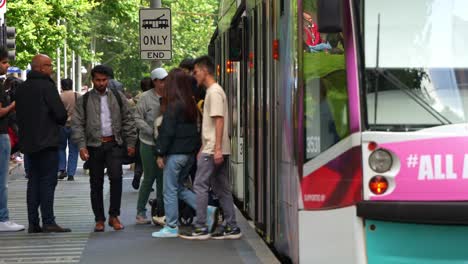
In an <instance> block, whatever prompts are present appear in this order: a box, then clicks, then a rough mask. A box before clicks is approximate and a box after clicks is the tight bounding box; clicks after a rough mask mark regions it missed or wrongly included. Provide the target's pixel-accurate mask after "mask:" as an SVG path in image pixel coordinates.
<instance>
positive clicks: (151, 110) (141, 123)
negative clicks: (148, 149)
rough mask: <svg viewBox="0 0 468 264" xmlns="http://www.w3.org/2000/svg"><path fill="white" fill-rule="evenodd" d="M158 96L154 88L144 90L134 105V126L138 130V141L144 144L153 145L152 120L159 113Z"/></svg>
mask: <svg viewBox="0 0 468 264" xmlns="http://www.w3.org/2000/svg"><path fill="white" fill-rule="evenodd" d="M160 98H161V96H159V95H156V93H155V91H154V89H151V90H148V91H146V92H144V93H143V94H142V95H141V97H140V99H139V100H138V103H137V105H136V109H135V113H134V117H135V123H136V127H137V128H138V129H139V130H140V136H139V138H140V141H141V142H143V143H145V144H146V145H151V146H154V144H155V142H154V140H155V138H156V136H157V135H154V132H153V131H154V120H155V119H156V118H157V117H158V116H160V115H161V113H160V102H159V101H160Z"/></svg>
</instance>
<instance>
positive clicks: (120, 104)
mask: <svg viewBox="0 0 468 264" xmlns="http://www.w3.org/2000/svg"><path fill="white" fill-rule="evenodd" d="M110 90H111V91H112V93H113V94H114V96H115V98H116V99H117V103H118V104H119V107H120V110H122V105H123V103H122V97H120V94H119V93H120V92H119V91H117V90H116V89H114V88H110Z"/></svg>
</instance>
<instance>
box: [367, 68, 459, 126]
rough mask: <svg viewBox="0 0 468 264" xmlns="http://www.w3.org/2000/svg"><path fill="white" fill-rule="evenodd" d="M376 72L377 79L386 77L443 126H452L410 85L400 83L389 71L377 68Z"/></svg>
mask: <svg viewBox="0 0 468 264" xmlns="http://www.w3.org/2000/svg"><path fill="white" fill-rule="evenodd" d="M374 72H375V74H376V77H377V78H378V76H382V77H384V78H385V79H386V80H387V81H389V82H390V83H391V84H392V85H393V86H394V87H396V88H398V89H399V90H400V91H402V92H404V93H405V94H406V95H408V97H409V98H411V99H412V100H413V101H414V102H416V103H417V104H418V105H419V106H421V107H422V108H423V109H424V110H426V111H427V112H428V113H429V114H430V115H432V116H433V117H434V118H435V119H437V120H438V121H439V122H440V123H441V124H442V125H449V124H452V122H451V121H450V120H449V119H448V118H446V117H445V116H444V115H442V114H441V113H440V112H439V111H437V110H436V109H435V108H434V107H432V106H431V105H430V104H429V103H428V102H427V101H426V100H424V98H422V97H421V96H420V95H418V94H417V93H415V92H414V91H413V90H412V89H411V88H410V87H408V85H406V84H405V83H404V82H402V81H400V79H399V78H398V77H396V76H395V75H394V74H393V73H391V72H390V71H389V70H386V69H382V68H376V69H375V71H374Z"/></svg>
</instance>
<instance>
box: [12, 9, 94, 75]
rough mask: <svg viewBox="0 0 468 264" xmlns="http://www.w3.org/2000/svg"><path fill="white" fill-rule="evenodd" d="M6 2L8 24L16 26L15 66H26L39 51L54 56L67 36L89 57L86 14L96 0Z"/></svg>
mask: <svg viewBox="0 0 468 264" xmlns="http://www.w3.org/2000/svg"><path fill="white" fill-rule="evenodd" d="M7 5H8V6H7V13H6V20H7V25H8V26H14V27H16V53H17V56H16V62H15V65H16V66H19V67H21V68H25V67H26V66H27V64H28V63H29V62H30V61H31V58H32V57H33V56H34V55H35V54H37V53H45V54H48V55H49V56H50V57H51V58H55V56H56V50H57V48H58V47H62V46H63V44H64V40H65V39H67V43H68V45H69V46H70V48H71V49H72V50H75V51H76V52H77V53H78V54H80V55H81V56H82V57H83V58H84V59H87V58H89V57H90V55H91V53H90V50H89V48H88V47H89V41H90V39H89V29H90V21H89V20H88V19H86V17H87V15H88V14H89V12H90V11H91V10H92V8H93V7H94V6H95V3H94V2H93V1H89V0H48V1H47V0H46V1H40V0H33V1H31V0H10V1H8V4H7Z"/></svg>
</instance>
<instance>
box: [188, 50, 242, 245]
mask: <svg viewBox="0 0 468 264" xmlns="http://www.w3.org/2000/svg"><path fill="white" fill-rule="evenodd" d="M194 64H195V67H194V76H195V79H196V80H197V83H198V84H199V85H201V84H203V85H204V86H205V87H207V88H206V97H205V102H204V106H203V121H202V141H203V142H202V147H201V149H200V151H199V154H198V158H197V173H196V176H195V182H194V191H195V193H196V195H197V197H196V198H197V201H196V203H197V204H196V206H197V208H196V209H197V220H196V222H195V225H194V227H193V229H192V231H191V232H188V233H184V234H181V235H180V237H182V238H185V239H191V240H206V239H209V238H210V237H211V238H213V239H239V238H240V237H241V236H242V233H241V230H240V228H239V227H238V226H237V222H236V216H235V211H234V202H233V198H232V192H231V190H230V187H229V179H228V175H227V166H228V161H229V155H230V153H231V150H230V142H229V137H228V118H227V117H228V116H229V113H228V105H227V98H226V94H225V92H224V90H223V89H222V88H221V86H220V85H219V84H218V83H216V81H215V78H214V70H215V66H214V63H213V61H212V59H211V58H210V57H209V56H202V57H200V58H198V59H196V60H195V62H194ZM210 187H212V189H213V191H214V193H215V194H216V196H217V197H218V199H219V202H220V205H221V208H222V209H223V213H224V218H225V222H226V225H225V226H223V227H221V228H220V229H218V230H217V231H216V232H214V233H213V234H211V233H210V232H211V230H210V227H209V226H208V225H207V222H206V208H207V206H208V199H209V190H210Z"/></svg>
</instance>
